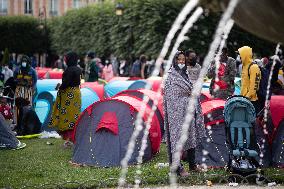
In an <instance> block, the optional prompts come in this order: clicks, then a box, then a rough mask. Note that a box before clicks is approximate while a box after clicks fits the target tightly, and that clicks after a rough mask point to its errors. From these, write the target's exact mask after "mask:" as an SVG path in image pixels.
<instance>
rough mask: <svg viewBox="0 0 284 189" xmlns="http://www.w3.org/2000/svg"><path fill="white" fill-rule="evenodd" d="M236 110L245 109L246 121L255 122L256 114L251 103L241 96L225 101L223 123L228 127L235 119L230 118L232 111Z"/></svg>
mask: <svg viewBox="0 0 284 189" xmlns="http://www.w3.org/2000/svg"><path fill="white" fill-rule="evenodd" d="M236 108H245V109H246V113H247V114H246V115H245V116H246V117H247V120H246V121H247V122H249V123H254V122H255V116H256V114H255V109H254V107H253V105H252V103H251V102H250V101H249V100H248V99H247V98H245V97H243V96H233V97H231V98H230V99H228V100H227V102H226V104H225V108H224V115H225V122H226V124H227V125H229V124H230V123H231V122H232V121H233V119H237V118H234V117H233V116H232V114H233V112H234V109H236ZM239 116H242V115H239Z"/></svg>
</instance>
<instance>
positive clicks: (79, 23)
mask: <svg viewBox="0 0 284 189" xmlns="http://www.w3.org/2000/svg"><path fill="white" fill-rule="evenodd" d="M120 2H121V3H123V5H124V14H123V15H121V16H117V15H115V3H114V2H113V1H104V2H102V3H97V4H94V5H93V6H89V7H84V8H80V9H73V10H70V11H68V12H67V13H66V14H65V15H64V16H61V17H57V18H53V19H51V20H48V21H47V22H45V23H40V21H39V20H38V19H36V18H33V17H30V16H13V17H10V16H8V17H6V16H5V17H0V41H1V43H0V50H3V49H5V48H8V49H9V50H10V52H15V53H28V54H32V53H34V52H39V53H41V52H46V51H47V52H49V53H51V52H53V51H55V52H56V53H58V54H63V53H65V52H66V51H69V50H73V51H76V52H77V53H79V54H81V55H83V54H85V53H86V52H87V51H89V50H93V51H95V52H96V53H97V55H98V56H100V57H108V56H109V55H110V54H114V55H115V56H117V57H124V58H130V57H138V56H139V55H141V54H146V55H148V56H152V57H156V56H157V55H158V54H159V53H160V51H161V49H162V45H163V43H164V40H165V38H166V36H167V33H168V32H169V30H170V28H171V25H172V24H173V22H174V20H175V19H176V17H177V15H178V13H179V12H180V11H181V9H182V7H183V6H184V5H185V4H186V2H187V1H186V0H122V1H120ZM220 16H221V13H216V12H214V13H213V12H211V13H210V12H209V11H207V10H205V13H204V14H203V15H202V17H201V19H199V20H198V22H197V23H196V24H195V25H194V27H193V28H192V29H191V31H190V32H189V33H188V34H187V35H186V36H187V37H188V40H186V41H184V42H183V43H182V45H181V47H180V48H182V49H189V48H193V49H195V50H196V51H197V53H198V54H200V55H201V56H205V54H206V53H207V51H208V47H209V45H210V43H211V41H212V40H213V34H214V32H215V29H216V26H217V24H218V21H219V20H220ZM183 24H184V23H183ZM40 26H41V27H40ZM45 26H46V27H45ZM178 33H179V32H178ZM177 35H178V34H176V35H175V38H174V40H173V42H174V41H175V39H176V37H177ZM173 42H172V45H173ZM243 45H249V46H251V47H253V50H254V52H256V53H257V54H258V55H261V56H267V55H272V54H273V52H274V49H275V47H274V46H275V44H272V43H270V42H267V41H265V40H262V39H259V38H257V37H255V36H254V35H252V34H249V33H247V32H245V31H244V30H242V29H240V28H239V27H238V26H234V27H233V29H232V31H231V33H230V35H229V38H228V41H227V46H228V47H229V50H230V52H231V55H232V56H234V55H235V54H234V52H235V51H236V50H237V49H238V48H239V47H241V46H243ZM50 48H51V49H50ZM50 50H52V51H50Z"/></svg>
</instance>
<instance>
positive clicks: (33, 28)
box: [0, 16, 47, 54]
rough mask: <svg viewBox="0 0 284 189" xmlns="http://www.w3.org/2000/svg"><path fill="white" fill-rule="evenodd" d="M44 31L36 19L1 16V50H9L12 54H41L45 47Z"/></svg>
mask: <svg viewBox="0 0 284 189" xmlns="http://www.w3.org/2000/svg"><path fill="white" fill-rule="evenodd" d="M43 30H44V29H41V28H40V27H39V21H38V20H37V19H36V18H33V17H30V16H1V17H0V41H1V43H0V49H5V48H8V49H9V50H10V52H14V53H26V54H31V53H34V52H41V51H43V50H44V47H45V44H44V39H45V38H44V35H45V32H44V31H43ZM46 41H47V40H46Z"/></svg>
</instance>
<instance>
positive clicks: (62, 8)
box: [0, 0, 103, 18]
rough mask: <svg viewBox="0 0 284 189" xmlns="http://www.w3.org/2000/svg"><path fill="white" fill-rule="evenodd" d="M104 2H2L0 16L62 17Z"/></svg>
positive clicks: (55, 0) (20, 0) (85, 0)
mask: <svg viewBox="0 0 284 189" xmlns="http://www.w3.org/2000/svg"><path fill="white" fill-rule="evenodd" d="M102 1H103V0H0V16H7V15H9V16H15V15H31V16H34V17H41V16H45V17H47V18H50V17H54V16H61V15H63V14H64V13H66V12H67V11H68V10H69V9H73V8H80V7H84V6H87V5H89V4H92V3H96V2H102Z"/></svg>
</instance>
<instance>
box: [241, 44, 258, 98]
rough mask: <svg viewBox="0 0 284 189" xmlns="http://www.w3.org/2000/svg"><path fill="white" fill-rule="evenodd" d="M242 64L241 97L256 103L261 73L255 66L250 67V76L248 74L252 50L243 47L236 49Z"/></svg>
mask: <svg viewBox="0 0 284 189" xmlns="http://www.w3.org/2000/svg"><path fill="white" fill-rule="evenodd" d="M238 51H239V53H240V57H241V60H242V63H243V69H242V81H241V82H242V86H241V95H243V96H245V97H247V98H249V99H250V100H251V101H257V100H258V98H257V94H256V91H257V90H258V87H259V83H260V79H261V72H260V69H259V67H258V65H257V64H253V65H251V66H250V76H249V74H248V68H249V65H250V64H252V48H250V47H248V46H243V47H242V48H239V49H238Z"/></svg>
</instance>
